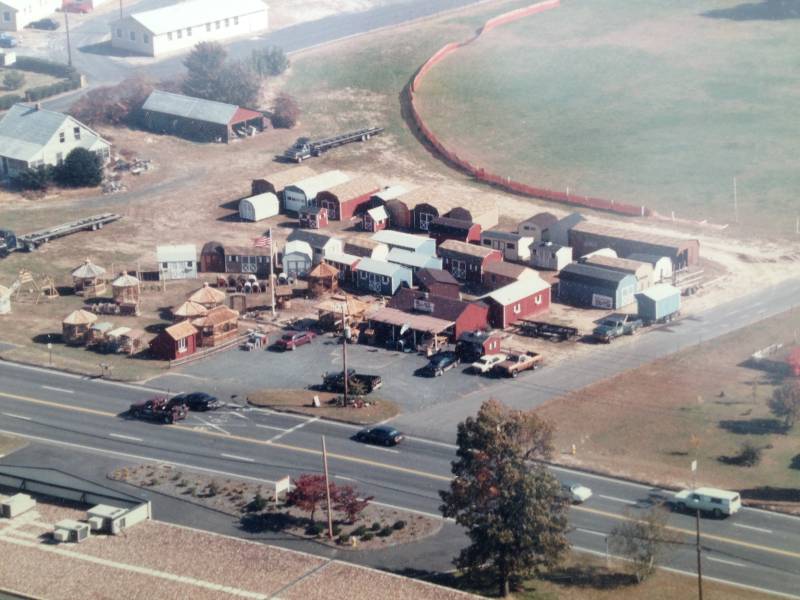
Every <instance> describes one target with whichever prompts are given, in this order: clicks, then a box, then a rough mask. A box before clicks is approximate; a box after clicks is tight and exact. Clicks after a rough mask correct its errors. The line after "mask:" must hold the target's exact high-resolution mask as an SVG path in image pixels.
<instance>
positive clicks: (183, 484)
mask: <svg viewBox="0 0 800 600" xmlns="http://www.w3.org/2000/svg"><path fill="white" fill-rule="evenodd" d="M177 485H178V487H186V486H187V485H189V480H188V479H181V480H180V483H178V484H177Z"/></svg>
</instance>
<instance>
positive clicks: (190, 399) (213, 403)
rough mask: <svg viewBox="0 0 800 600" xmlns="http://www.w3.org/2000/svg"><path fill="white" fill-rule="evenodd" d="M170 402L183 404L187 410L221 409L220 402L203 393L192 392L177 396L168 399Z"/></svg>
mask: <svg viewBox="0 0 800 600" xmlns="http://www.w3.org/2000/svg"><path fill="white" fill-rule="evenodd" d="M170 400H171V401H172V402H179V403H181V404H184V405H185V406H186V407H187V408H188V409H189V410H196V411H206V410H216V409H218V408H220V407H222V402H220V401H219V399H217V398H216V397H215V396H212V395H211V394H206V393H205V392H192V393H190V394H178V395H177V396H173V397H172V398H171V399H170Z"/></svg>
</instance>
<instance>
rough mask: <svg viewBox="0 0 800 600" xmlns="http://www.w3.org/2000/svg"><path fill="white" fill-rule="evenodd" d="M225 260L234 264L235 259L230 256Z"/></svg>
mask: <svg viewBox="0 0 800 600" xmlns="http://www.w3.org/2000/svg"><path fill="white" fill-rule="evenodd" d="M225 258H226V259H227V260H228V262H233V257H232V256H231V255H230V254H229V255H228V256H226V257H225Z"/></svg>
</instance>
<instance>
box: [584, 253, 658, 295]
mask: <svg viewBox="0 0 800 600" xmlns="http://www.w3.org/2000/svg"><path fill="white" fill-rule="evenodd" d="M580 262H582V263H585V264H587V265H595V266H598V267H603V268H604V269H611V270H612V271H619V272H620V273H630V274H631V275H633V276H634V277H636V291H637V292H642V291H644V290H646V289H647V288H649V287H650V286H651V285H652V284H653V266H652V265H651V264H650V263H646V262H640V261H638V260H631V259H629V258H610V257H608V256H591V257H589V258H588V259H581V260H580Z"/></svg>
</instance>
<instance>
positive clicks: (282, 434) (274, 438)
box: [269, 417, 319, 442]
mask: <svg viewBox="0 0 800 600" xmlns="http://www.w3.org/2000/svg"><path fill="white" fill-rule="evenodd" d="M314 421H319V417H314V418H313V419H309V420H308V421H303V422H302V423H298V424H297V425H295V426H294V427H290V428H289V429H286V430H284V431H283V432H282V433H279V434H278V435H276V436H275V437H272V438H270V439H269V442H274V441H277V440H279V439H281V438H282V437H283V436H285V435H288V434H290V433H292V432H294V431H297V430H298V429H300V428H301V427H305V426H306V425H308V424H309V423H313V422H314Z"/></svg>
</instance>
